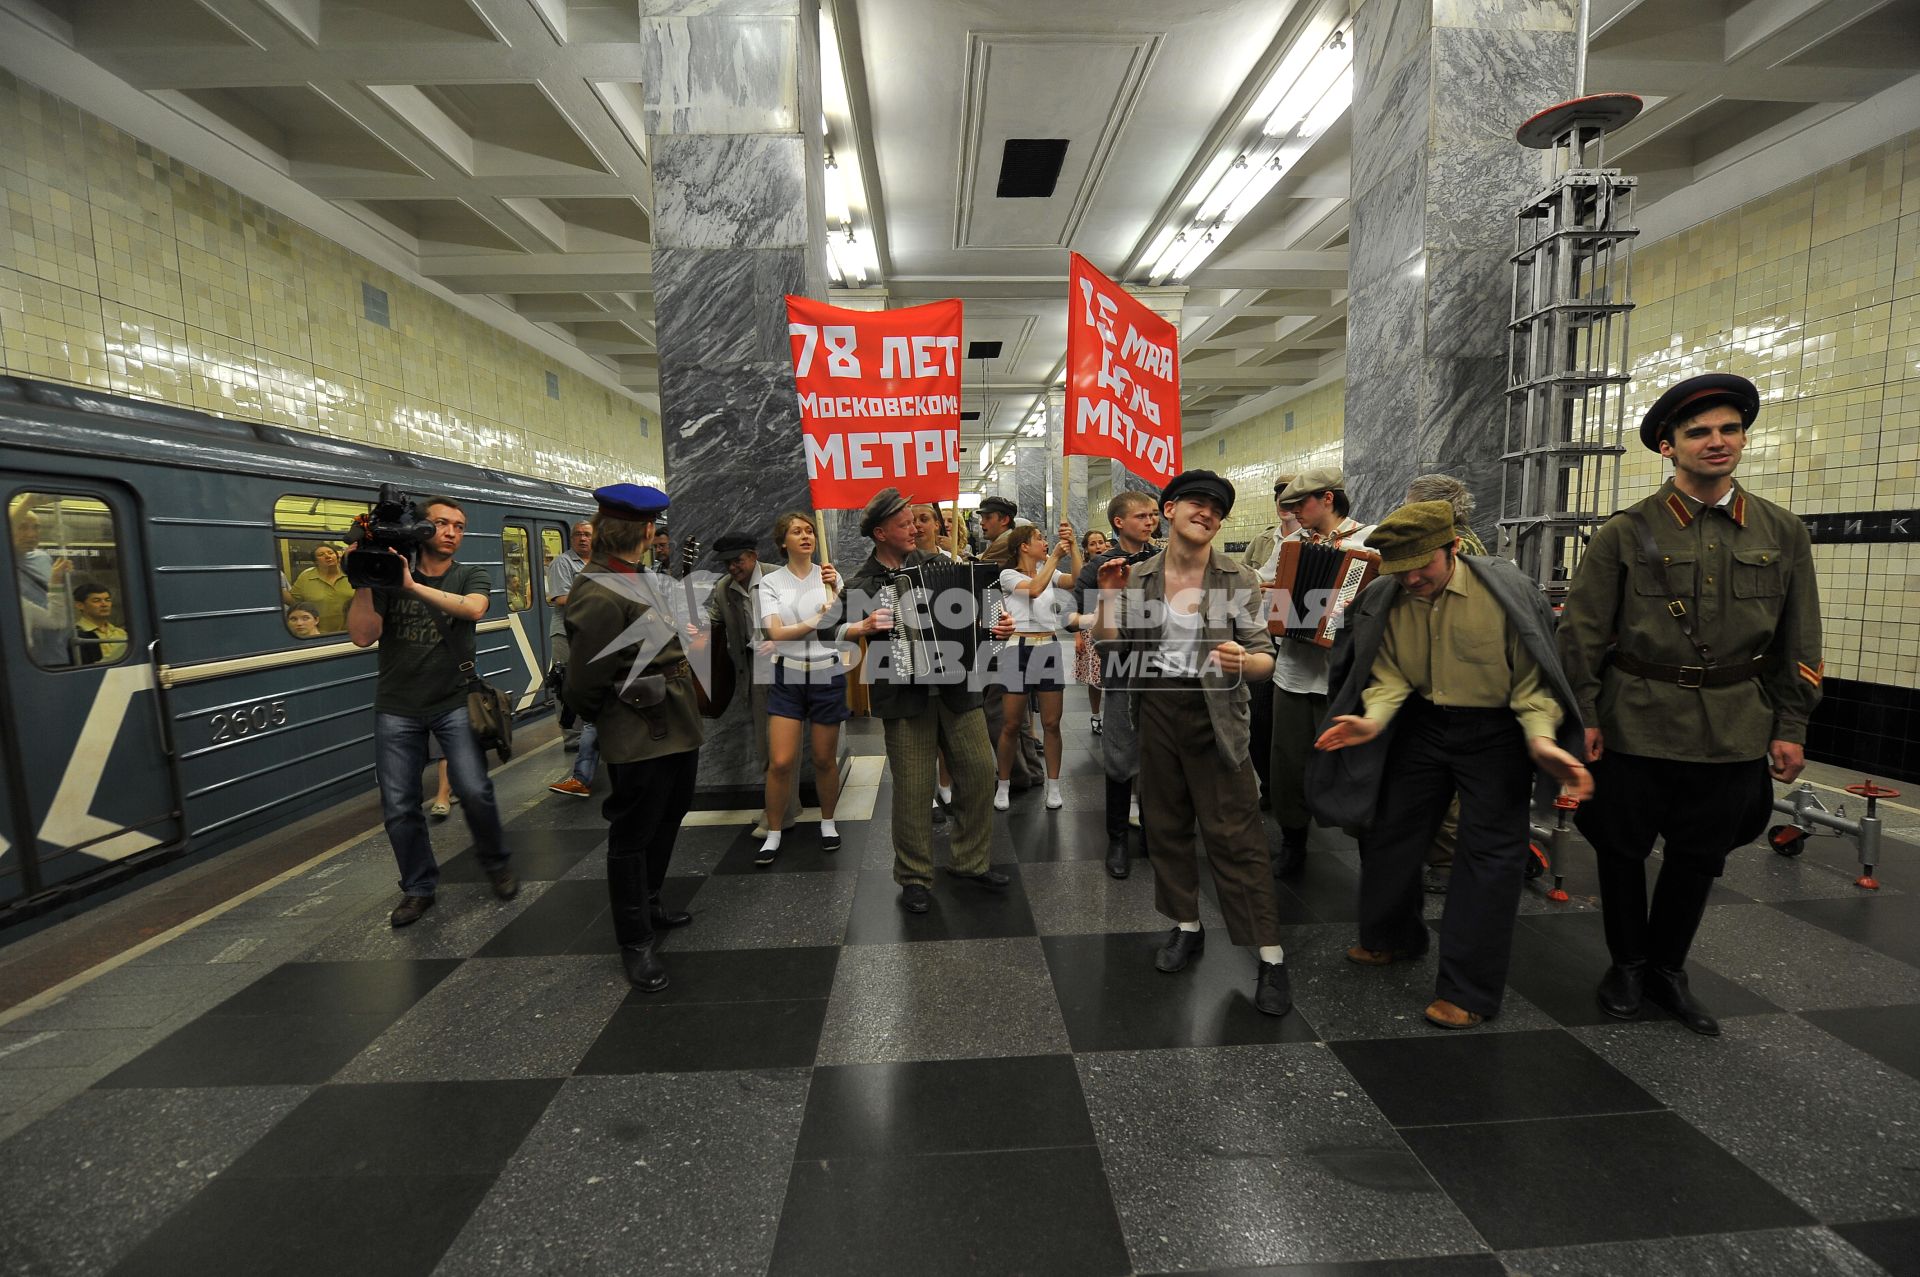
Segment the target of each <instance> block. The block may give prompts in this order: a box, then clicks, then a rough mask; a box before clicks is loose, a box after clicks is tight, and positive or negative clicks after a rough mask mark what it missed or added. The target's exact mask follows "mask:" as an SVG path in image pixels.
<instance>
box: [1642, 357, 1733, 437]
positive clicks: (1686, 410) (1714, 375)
mask: <svg viewBox="0 0 1920 1277" xmlns="http://www.w3.org/2000/svg"><path fill="white" fill-rule="evenodd" d="M1722 405H1724V406H1726V407H1730V408H1735V409H1738V410H1739V412H1740V424H1741V425H1743V426H1751V425H1752V424H1753V419H1754V418H1755V417H1758V416H1759V415H1760V391H1759V389H1758V388H1757V387H1755V386H1754V384H1753V383H1752V382H1750V381H1748V380H1747V379H1746V378H1745V377H1740V376H1736V375H1734V374H1733V373H1730V372H1710V373H1703V374H1701V375H1700V376H1698V377H1689V378H1687V379H1686V380H1685V381H1683V382H1680V383H1678V384H1677V385H1673V386H1669V387H1668V388H1667V391H1666V393H1665V394H1663V395H1661V396H1660V397H1659V398H1658V399H1656V400H1654V401H1653V407H1651V408H1649V409H1647V415H1646V416H1644V417H1642V418H1640V442H1641V443H1643V444H1645V445H1646V446H1647V450H1648V451H1649V452H1658V451H1660V434H1661V432H1662V431H1664V430H1665V429H1666V428H1667V427H1668V426H1671V425H1673V424H1674V423H1675V422H1678V421H1683V420H1687V419H1689V418H1692V417H1697V416H1699V415H1700V414H1701V413H1703V412H1705V411H1706V410H1707V409H1709V408H1717V407H1720V406H1722Z"/></svg>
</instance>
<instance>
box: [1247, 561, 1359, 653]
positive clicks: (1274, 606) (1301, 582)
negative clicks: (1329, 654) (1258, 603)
mask: <svg viewBox="0 0 1920 1277" xmlns="http://www.w3.org/2000/svg"><path fill="white" fill-rule="evenodd" d="M1378 575H1380V556H1379V555H1377V554H1375V553H1374V552H1373V551H1372V550H1364V549H1349V548H1347V547H1344V546H1338V545H1331V544H1324V543H1319V542H1314V541H1282V542H1281V543H1280V561H1279V564H1278V566H1276V567H1275V569H1274V574H1273V580H1271V581H1269V582H1267V589H1268V591H1269V592H1270V595H1269V598H1268V600H1267V602H1268V605H1269V606H1268V609H1267V632H1268V633H1269V634H1272V635H1274V636H1276V637H1279V638H1289V639H1292V640H1293V641H1294V642H1296V643H1312V644H1314V645H1315V646H1316V647H1332V646H1333V641H1334V639H1335V638H1337V637H1338V636H1339V633H1340V626H1341V625H1342V624H1343V623H1344V621H1345V619H1346V614H1347V608H1348V606H1349V605H1351V604H1352V602H1353V600H1354V598H1355V597H1356V596H1357V595H1358V594H1359V593H1360V591H1361V590H1363V589H1365V588H1366V586H1367V584H1368V582H1370V581H1372V580H1373V578H1374V577H1376V576H1378Z"/></svg>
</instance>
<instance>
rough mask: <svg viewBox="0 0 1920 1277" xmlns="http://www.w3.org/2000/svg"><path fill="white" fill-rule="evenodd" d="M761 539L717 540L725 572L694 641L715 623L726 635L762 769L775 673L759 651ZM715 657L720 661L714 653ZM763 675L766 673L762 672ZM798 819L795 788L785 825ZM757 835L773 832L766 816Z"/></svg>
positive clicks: (739, 535) (736, 535)
mask: <svg viewBox="0 0 1920 1277" xmlns="http://www.w3.org/2000/svg"><path fill="white" fill-rule="evenodd" d="M757 546H758V543H757V542H756V541H755V540H754V538H753V536H752V535H751V534H750V533H746V532H737V531H736V532H728V533H725V534H723V535H721V536H720V537H718V538H717V539H716V540H715V541H714V543H713V555H714V557H715V558H716V559H719V560H720V565H721V567H723V568H724V569H726V575H725V576H723V577H721V578H720V579H719V580H718V581H716V582H714V586H713V592H712V593H711V594H709V595H707V607H706V614H707V627H708V628H707V632H706V634H705V635H704V636H699V637H695V638H694V639H693V641H694V643H695V644H696V645H698V644H703V643H707V642H710V641H712V634H713V631H714V628H715V627H718V628H719V629H720V630H721V632H722V633H723V634H724V635H725V636H726V652H725V659H727V660H729V661H731V662H733V685H734V687H735V689H736V691H738V690H739V689H745V691H746V693H747V695H746V698H745V699H746V701H747V707H748V712H749V713H750V714H752V716H753V723H752V728H753V763H754V766H755V767H757V768H759V769H760V771H761V772H762V773H765V772H766V770H767V757H768V755H767V693H768V689H769V688H770V687H771V686H772V677H773V676H772V671H771V668H770V667H768V666H767V661H766V658H765V657H763V656H761V655H760V651H759V647H760V640H761V639H763V638H765V637H766V636H765V634H764V633H762V630H761V625H760V621H759V618H758V617H756V616H755V615H754V611H755V608H756V604H755V601H754V591H755V589H756V587H757V586H758V585H759V584H760V579H761V578H762V577H764V576H765V575H766V574H767V569H766V568H765V566H764V565H762V564H761V562H760V551H759V549H758V548H757ZM714 659H715V660H719V659H721V658H720V656H719V655H716V656H715V658H714ZM763 674H764V675H765V676H764V677H762V675H763ZM798 819H800V792H799V787H798V786H795V787H794V788H793V790H792V791H791V792H789V793H788V795H787V805H786V810H785V819H784V821H783V823H782V824H781V826H780V827H781V828H782V829H785V828H787V827H788V826H790V825H792V824H793V823H794V822H795V821H796V820H798ZM755 829H756V830H757V832H756V833H755V835H754V836H755V837H756V838H763V837H765V836H766V835H767V834H768V833H769V832H770V831H769V830H768V829H767V825H766V820H765V818H764V817H763V818H762V819H761V822H760V823H759V824H758V825H757V826H755Z"/></svg>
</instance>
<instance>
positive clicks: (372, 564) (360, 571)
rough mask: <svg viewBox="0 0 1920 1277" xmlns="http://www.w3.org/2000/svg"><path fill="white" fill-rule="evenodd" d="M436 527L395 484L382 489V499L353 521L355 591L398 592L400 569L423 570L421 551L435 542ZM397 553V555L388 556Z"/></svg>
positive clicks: (350, 554) (350, 574) (350, 577)
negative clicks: (404, 567) (421, 567)
mask: <svg viewBox="0 0 1920 1277" xmlns="http://www.w3.org/2000/svg"><path fill="white" fill-rule="evenodd" d="M433 535H434V526H433V524H431V523H429V522H427V519H426V516H425V515H423V514H422V513H421V510H420V504H419V503H418V502H417V501H415V500H414V499H413V498H412V497H410V496H408V495H407V494H406V493H404V492H402V491H401V490H400V489H399V488H398V487H396V486H395V485H393V484H391V483H383V484H381V485H380V498H379V500H377V501H375V502H374V503H373V505H372V506H371V507H369V508H368V510H367V512H366V513H365V514H363V515H361V516H360V517H359V518H357V519H355V520H354V521H353V527H352V528H351V529H349V530H348V532H347V540H348V541H349V542H351V543H352V544H353V548H352V549H351V550H348V551H347V557H346V563H345V565H344V566H345V567H346V571H347V581H348V583H349V584H351V585H352V586H353V587H354V588H355V589H368V588H371V589H375V590H397V589H399V588H400V565H401V564H402V563H405V564H406V566H407V569H408V570H409V571H411V570H413V569H415V568H418V567H419V566H420V547H421V546H423V545H426V544H427V543H428V542H429V541H431V540H433ZM389 549H391V550H395V551H397V552H398V553H397V554H388V553H387V551H388V550H389Z"/></svg>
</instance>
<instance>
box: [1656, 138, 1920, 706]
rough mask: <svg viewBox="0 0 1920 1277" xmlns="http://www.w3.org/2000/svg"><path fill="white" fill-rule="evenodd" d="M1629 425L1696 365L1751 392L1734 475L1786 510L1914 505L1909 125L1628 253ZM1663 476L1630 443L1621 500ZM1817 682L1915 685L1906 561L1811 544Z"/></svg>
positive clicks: (1919, 364)
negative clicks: (1822, 661) (1758, 398)
mask: <svg viewBox="0 0 1920 1277" xmlns="http://www.w3.org/2000/svg"><path fill="white" fill-rule="evenodd" d="M1633 298H1634V301H1635V302H1636V303H1637V309H1635V311H1634V312H1633V317H1632V325H1633V326H1632V343H1631V349H1632V352H1633V356H1634V382H1633V385H1632V387H1631V390H1630V393H1629V395H1628V398H1627V417H1628V421H1629V430H1630V432H1631V428H1632V424H1633V423H1635V422H1637V421H1638V419H1639V415H1640V413H1641V412H1643V411H1644V410H1645V408H1646V406H1647V405H1648V404H1649V403H1650V402H1651V401H1652V400H1653V399H1654V398H1655V397H1657V396H1658V394H1659V392H1660V390H1661V389H1662V388H1663V387H1665V386H1668V385H1671V384H1672V383H1673V382H1674V381H1677V380H1679V379H1680V378H1683V377H1688V376H1692V375H1694V374H1695V373H1701V372H1736V373H1739V374H1741V375H1742V376H1745V377H1750V378H1752V379H1753V381H1754V382H1755V383H1756V384H1757V385H1758V386H1759V387H1760V390H1761V393H1762V395H1763V396H1764V403H1763V406H1762V408H1761V413H1760V419H1759V420H1758V422H1756V423H1755V426H1754V429H1753V433H1752V436H1751V442H1750V443H1749V444H1748V445H1747V451H1746V455H1745V458H1744V459H1743V460H1742V462H1741V465H1740V471H1739V475H1740V479H1741V481H1742V482H1743V483H1745V484H1746V485H1748V486H1749V487H1751V488H1752V489H1753V490H1754V491H1755V492H1757V493H1759V494H1760V495H1761V496H1763V497H1766V498H1768V499H1769V500H1772V501H1777V502H1780V503H1781V504H1783V505H1785V506H1787V507H1788V508H1789V509H1791V510H1793V511H1794V512H1795V513H1797V514H1820V513H1837V512H1842V511H1860V510H1898V509H1912V508H1914V507H1915V506H1916V505H1920V132H1915V133H1910V134H1908V135H1906V136H1905V137H1903V138H1899V139H1896V140H1895V141H1893V142H1890V143H1887V144H1886V145H1884V146H1880V147H1877V148H1875V149H1873V150H1871V151H1868V152H1866V153H1865V154H1862V155H1856V156H1854V157H1853V158H1851V159H1848V160H1845V161H1843V162H1841V163H1837V164H1835V165H1833V166H1832V167H1830V168H1827V169H1824V170H1822V171H1821V172H1819V173H1816V174H1815V175H1814V176H1812V177H1810V178H1807V179H1805V180H1803V181H1800V182H1796V183H1794V184H1793V185H1791V186H1788V187H1785V188H1783V189H1781V190H1777V191H1773V192H1771V193H1768V194H1765V195H1762V196H1759V197H1758V198H1756V199H1754V200H1752V201H1750V202H1749V203H1746V204H1743V205H1741V206H1740V207H1739V208H1736V209H1732V210H1730V211H1728V212H1726V213H1723V214H1721V215H1720V216H1718V217H1716V218H1713V219H1712V220H1710V221H1706V222H1702V223H1700V224H1699V225H1697V226H1693V227H1690V228H1688V229H1687V230H1685V231H1682V232H1680V233H1679V234H1676V235H1671V236H1668V237H1667V238H1665V239H1663V240H1661V241H1659V242H1657V243H1652V244H1643V245H1640V246H1638V247H1637V249H1636V251H1635V253H1634V261H1633ZM1668 472H1669V469H1668V467H1667V465H1666V463H1665V462H1663V461H1662V460H1661V459H1660V458H1659V457H1658V456H1656V455H1654V454H1653V453H1651V452H1648V451H1646V450H1644V449H1643V448H1641V447H1640V445H1639V442H1638V440H1637V439H1630V440H1629V446H1628V452H1627V456H1626V458H1625V462H1624V464H1623V465H1622V467H1621V490H1622V492H1623V494H1625V495H1628V496H1631V494H1634V493H1639V492H1645V491H1647V490H1649V489H1651V488H1652V487H1654V486H1655V485H1657V484H1658V483H1660V482H1661V481H1662V480H1663V479H1664V478H1665V477H1666V475H1667V473H1668ZM1814 561H1815V563H1816V565H1817V566H1818V569H1819V574H1820V593H1821V612H1822V615H1823V616H1824V618H1825V631H1826V660H1827V672H1828V674H1829V675H1831V676H1833V677H1835V678H1840V679H1848V680H1858V681H1862V682H1867V683H1878V684H1891V685H1893V686H1896V687H1901V688H1915V687H1920V555H1917V554H1916V553H1915V550H1914V547H1913V546H1912V545H1911V544H1907V545H1851V546H1848V545H1816V546H1815V547H1814Z"/></svg>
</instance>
